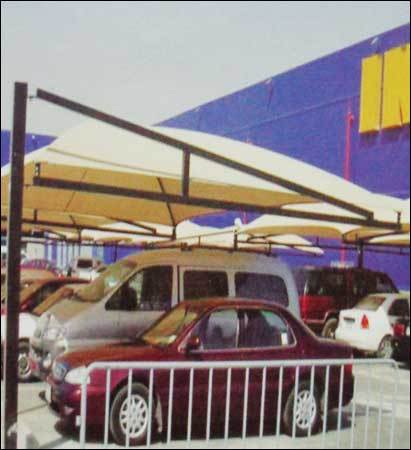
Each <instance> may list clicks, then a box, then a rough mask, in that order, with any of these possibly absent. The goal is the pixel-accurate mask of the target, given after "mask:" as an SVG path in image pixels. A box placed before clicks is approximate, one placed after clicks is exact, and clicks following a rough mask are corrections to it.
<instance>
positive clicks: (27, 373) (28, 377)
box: [18, 341, 33, 383]
mask: <svg viewBox="0 0 411 450" xmlns="http://www.w3.org/2000/svg"><path fill="white" fill-rule="evenodd" d="M29 354H30V345H29V343H28V342H24V341H23V342H20V343H19V349H18V380H19V382H20V383H28V382H29V381H32V380H33V373H32V370H31V367H30V359H29Z"/></svg>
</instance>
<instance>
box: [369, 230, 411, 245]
mask: <svg viewBox="0 0 411 450" xmlns="http://www.w3.org/2000/svg"><path fill="white" fill-rule="evenodd" d="M368 243H369V244H378V245H387V246H391V245H393V246H402V247H406V246H409V245H410V233H408V234H406V233H404V234H397V235H392V236H382V237H378V238H374V239H371V240H370V241H369V242H368Z"/></svg>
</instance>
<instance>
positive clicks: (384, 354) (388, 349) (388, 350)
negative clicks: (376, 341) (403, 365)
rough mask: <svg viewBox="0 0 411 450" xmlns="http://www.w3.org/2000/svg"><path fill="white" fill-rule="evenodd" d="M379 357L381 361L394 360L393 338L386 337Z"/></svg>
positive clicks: (378, 353) (379, 348)
mask: <svg viewBox="0 0 411 450" xmlns="http://www.w3.org/2000/svg"><path fill="white" fill-rule="evenodd" d="M377 357H378V358H381V359H393V357H394V345H393V341H392V337H391V336H389V335H387V336H384V338H383V339H382V341H381V343H380V345H379V347H378V351H377Z"/></svg>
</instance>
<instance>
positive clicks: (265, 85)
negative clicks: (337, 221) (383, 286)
mask: <svg viewBox="0 0 411 450" xmlns="http://www.w3.org/2000/svg"><path fill="white" fill-rule="evenodd" d="M409 42H410V26H409V24H408V25H405V26H402V27H399V28H396V29H394V30H391V31H388V32H386V33H384V34H381V35H379V36H376V37H372V38H370V39H367V40H366V41H364V42H361V43H359V44H356V45H354V46H352V47H349V48H346V49H343V50H341V51H338V52H336V53H334V54H332V55H329V56H326V57H324V58H321V59H318V60H316V61H313V62H311V63H309V64H306V65H304V66H301V67H297V68H295V69H293V70H290V71H289V72H286V73H283V74H280V75H277V76H275V77H272V78H270V79H268V80H264V81H262V82H260V83H257V84H256V85H254V86H250V87H248V88H246V89H243V90H241V91H238V92H235V93H234V94H231V95H228V96H226V97H223V98H220V99H217V100H215V101H212V102H210V103H207V104H205V105H201V106H199V107H197V108H195V109H192V110H190V111H187V112H185V113H183V114H181V115H179V116H176V117H173V118H171V119H169V120H166V121H164V122H163V123H162V125H164V126H169V127H176V128H185V129H190V130H198V131H203V132H207V133H213V134H217V135H221V136H226V137H229V138H233V139H237V140H240V141H245V142H251V143H253V144H256V145H259V146H261V147H265V148H269V149H272V150H275V151H277V152H280V153H284V154H286V155H288V156H292V157H294V158H297V159H300V160H302V161H305V162H307V163H309V164H312V165H315V166H318V167H320V168H322V169H325V170H327V171H329V172H331V173H334V174H336V175H339V176H347V175H349V176H348V177H347V178H349V179H350V180H351V181H353V182H354V183H356V184H358V185H360V186H363V187H365V188H367V189H369V190H371V191H373V192H379V193H384V194H387V195H393V196H397V197H400V198H408V197H409V196H410V128H409V126H405V127H402V128H398V129H395V130H390V131H383V132H379V133H374V134H367V135H361V134H360V133H359V131H358V130H359V108H360V90H361V62H362V59H363V58H366V57H368V56H370V55H372V54H374V53H376V52H378V53H383V52H385V51H387V50H390V49H391V48H394V47H398V46H401V45H404V44H406V43H409ZM347 136H349V139H350V141H351V145H350V147H351V156H350V158H349V159H347V151H346V147H347V141H348V138H347ZM347 164H348V168H349V173H348V172H346V169H345V168H346V165H347ZM235 216H238V214H231V215H228V216H224V217H207V218H205V219H202V220H200V221H199V222H200V223H204V224H220V225H223V224H225V223H229V222H231V223H232V220H233V218H234V217H235ZM248 219H249V220H250V219H251V218H250V217H248ZM287 259H288V260H289V262H291V263H292V264H301V263H304V262H307V263H311V264H327V265H328V264H330V263H332V262H334V261H338V260H339V259H340V254H339V253H338V252H327V256H326V257H324V258H320V259H313V258H287ZM355 259H356V255H355V254H348V260H351V261H355ZM366 264H367V265H368V267H370V268H374V269H380V270H385V271H387V272H388V273H390V274H391V276H392V277H393V278H394V279H395V280H396V282H397V284H398V285H399V286H401V287H402V288H405V289H409V286H410V275H409V273H410V267H409V266H410V264H409V258H408V257H407V256H393V255H388V254H386V255H375V254H371V253H369V254H367V256H366Z"/></svg>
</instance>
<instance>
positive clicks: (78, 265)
mask: <svg viewBox="0 0 411 450" xmlns="http://www.w3.org/2000/svg"><path fill="white" fill-rule="evenodd" d="M102 265H103V263H102V261H100V260H99V259H95V258H77V259H74V260H73V261H72V262H71V264H70V266H69V267H68V270H67V276H69V277H77V278H81V279H82V280H87V281H92V280H93V279H94V278H96V271H97V270H98V269H99V268H100V266H102Z"/></svg>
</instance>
